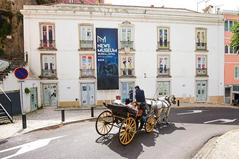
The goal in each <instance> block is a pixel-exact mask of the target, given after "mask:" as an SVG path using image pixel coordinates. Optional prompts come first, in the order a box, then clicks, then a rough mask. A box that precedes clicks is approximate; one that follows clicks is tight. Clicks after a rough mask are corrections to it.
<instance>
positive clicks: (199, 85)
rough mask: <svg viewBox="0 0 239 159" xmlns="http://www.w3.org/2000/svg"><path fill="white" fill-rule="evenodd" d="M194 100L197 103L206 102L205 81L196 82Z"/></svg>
mask: <svg viewBox="0 0 239 159" xmlns="http://www.w3.org/2000/svg"><path fill="white" fill-rule="evenodd" d="M196 100H197V102H206V101H207V81H196Z"/></svg>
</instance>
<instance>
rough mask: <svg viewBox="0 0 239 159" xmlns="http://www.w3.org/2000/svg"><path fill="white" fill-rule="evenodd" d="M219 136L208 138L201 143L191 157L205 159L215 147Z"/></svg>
mask: <svg viewBox="0 0 239 159" xmlns="http://www.w3.org/2000/svg"><path fill="white" fill-rule="evenodd" d="M218 138H219V136H215V137H212V138H210V139H209V140H208V141H207V142H206V143H204V144H203V146H202V147H201V149H200V150H199V151H198V152H197V153H196V155H194V157H193V158H192V159H207V158H208V156H209V155H210V154H211V152H212V151H213V150H214V149H215V147H216V144H217V140H218Z"/></svg>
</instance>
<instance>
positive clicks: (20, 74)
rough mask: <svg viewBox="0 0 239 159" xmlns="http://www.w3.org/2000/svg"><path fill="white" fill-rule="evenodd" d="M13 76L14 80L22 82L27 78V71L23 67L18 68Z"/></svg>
mask: <svg viewBox="0 0 239 159" xmlns="http://www.w3.org/2000/svg"><path fill="white" fill-rule="evenodd" d="M14 74H15V76H16V78H18V79H20V80H23V79H26V78H27V76H28V71H27V70H26V69H25V68H23V67H18V68H16V69H15V71H14Z"/></svg>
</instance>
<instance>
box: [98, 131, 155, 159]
mask: <svg viewBox="0 0 239 159" xmlns="http://www.w3.org/2000/svg"><path fill="white" fill-rule="evenodd" d="M157 136H158V135H157V133H155V132H152V133H149V134H148V133H146V132H145V131H139V132H137V133H136V134H135V136H134V139H133V140H132V142H131V143H130V144H129V145H127V146H123V145H121V144H120V142H119V140H118V134H108V135H106V136H101V137H99V138H98V139H97V140H96V142H97V143H101V144H105V145H107V146H108V147H109V148H110V149H111V150H112V151H114V152H116V153H118V154H119V155H120V156H122V157H125V158H130V159H137V158H138V156H139V155H140V154H141V153H143V152H144V151H143V145H144V146H147V147H150V146H154V145H155V138H156V137H157Z"/></svg>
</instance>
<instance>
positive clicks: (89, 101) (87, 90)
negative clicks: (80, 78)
mask: <svg viewBox="0 0 239 159" xmlns="http://www.w3.org/2000/svg"><path fill="white" fill-rule="evenodd" d="M80 94H81V105H82V106H90V105H94V104H95V84H94V83H81V85H80Z"/></svg>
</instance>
